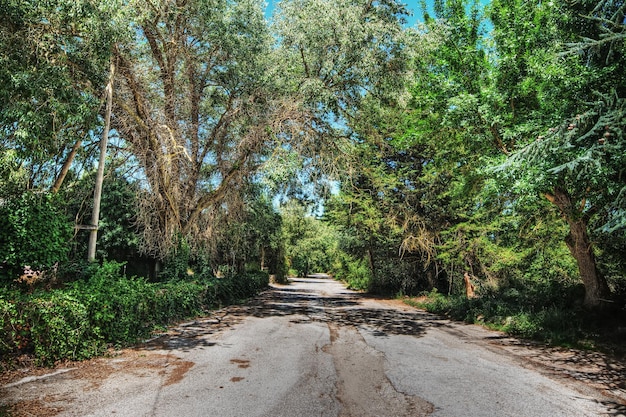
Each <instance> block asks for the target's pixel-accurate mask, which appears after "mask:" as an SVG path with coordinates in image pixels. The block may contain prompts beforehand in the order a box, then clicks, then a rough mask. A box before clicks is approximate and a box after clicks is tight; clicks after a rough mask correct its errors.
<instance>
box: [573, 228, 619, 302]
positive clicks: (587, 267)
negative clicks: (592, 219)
mask: <svg viewBox="0 0 626 417" xmlns="http://www.w3.org/2000/svg"><path fill="white" fill-rule="evenodd" d="M568 223H569V227H570V232H569V235H567V237H566V238H565V243H566V244H567V247H568V248H569V250H570V252H571V253H572V256H573V257H574V258H575V259H576V262H577V263H578V271H579V272H580V277H581V279H582V280H583V283H584V284H585V301H584V305H585V307H589V308H596V307H599V306H600V305H601V304H603V303H604V302H606V300H607V299H608V298H609V296H610V290H609V286H608V284H607V282H606V280H605V279H604V277H603V276H602V275H601V274H600V273H599V272H598V269H597V267H596V259H595V256H594V254H593V247H592V245H591V242H590V241H589V235H588V234H587V224H586V223H585V222H584V221H582V220H578V221H568Z"/></svg>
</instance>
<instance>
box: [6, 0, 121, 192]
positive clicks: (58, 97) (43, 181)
mask: <svg viewBox="0 0 626 417" xmlns="http://www.w3.org/2000/svg"><path fill="white" fill-rule="evenodd" d="M118 8H119V4H117V2H115V1H113V0H111V1H107V2H97V3H94V2H92V1H87V0H84V1H65V0H53V1H50V2H29V1H22V0H2V2H0V14H1V16H0V100H1V101H2V103H3V106H2V108H1V109H0V150H2V152H3V153H4V152H6V151H7V150H12V151H14V152H15V153H16V157H17V158H18V160H19V161H20V165H21V167H22V168H23V169H25V170H26V171H27V172H28V174H29V183H28V184H27V186H28V187H30V188H32V187H43V188H53V189H54V191H58V189H59V188H60V185H61V183H62V181H63V178H64V176H65V174H66V173H67V167H69V165H70V164H71V161H72V159H73V157H74V155H75V154H76V152H77V150H78V149H79V148H80V146H81V143H82V141H83V140H84V139H85V138H88V137H89V135H90V130H91V129H94V128H96V126H97V125H98V117H97V116H98V110H99V107H100V95H101V93H102V91H103V90H104V84H105V83H106V74H107V70H108V64H107V62H108V60H109V56H110V53H111V48H110V45H111V44H112V43H113V42H114V40H115V39H116V38H118V37H120V36H121V35H123V33H124V32H123V30H120V28H119V26H118V25H117V24H118V23H119V22H118V17H119V13H118ZM63 166H65V168H62V167H63Z"/></svg>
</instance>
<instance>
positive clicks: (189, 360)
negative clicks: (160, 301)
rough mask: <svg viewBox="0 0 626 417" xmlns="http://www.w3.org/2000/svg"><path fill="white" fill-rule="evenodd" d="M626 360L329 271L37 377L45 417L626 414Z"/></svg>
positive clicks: (2, 393) (26, 383) (35, 400)
mask: <svg viewBox="0 0 626 417" xmlns="http://www.w3.org/2000/svg"><path fill="white" fill-rule="evenodd" d="M625 377H626V369H625V368H624V367H623V364H621V363H618V362H614V361H611V360H610V359H609V358H606V357H603V356H601V355H598V354H593V353H585V352H578V351H570V350H567V351H566V350H563V349H549V348H544V347H541V346H537V345H532V344H528V343H524V342H521V341H517V340H515V339H511V338H507V337H504V336H503V335H501V334H500V333H496V332H491V331H487V330H485V329H483V328H481V327H478V326H470V325H464V324H459V323H453V322H450V321H448V320H445V319H442V318H440V317H437V316H434V315H431V314H427V313H425V312H423V311H420V310H417V309H413V308H411V307H408V306H406V305H404V304H402V303H401V302H398V301H385V300H377V299H374V298H368V297H365V296H362V295H360V294H357V293H354V292H352V291H348V290H346V289H345V288H344V287H343V286H342V285H341V284H340V283H338V282H336V281H333V280H331V279H329V278H327V277H324V276H318V277H315V278H313V277H312V278H307V279H294V280H293V282H292V283H291V284H290V285H287V286H274V287H273V288H272V289H270V290H268V291H267V292H265V293H263V294H262V295H261V296H259V297H258V298H257V299H255V300H253V301H252V302H250V303H249V304H247V305H245V306H235V307H229V308H226V309H224V310H220V311H217V312H216V313H215V314H214V315H212V316H211V317H205V318H199V319H197V320H194V321H191V322H188V323H183V324H181V325H179V326H177V327H174V328H172V329H171V330H170V331H169V332H168V333H167V334H164V335H161V336H160V337H157V338H155V339H154V340H151V341H148V342H146V343H145V344H144V345H142V346H140V347H137V348H135V349H127V350H124V351H121V352H116V353H115V354H113V355H112V356H111V357H108V358H101V359H97V360H92V361H88V362H84V363H79V364H75V365H71V366H66V367H64V368H59V369H55V370H51V371H49V372H48V373H47V374H45V375H29V376H26V377H25V378H22V379H16V380H14V381H13V382H11V383H10V384H6V385H4V386H3V387H2V388H0V404H13V409H14V410H16V413H17V414H18V415H37V416H47V415H49V416H52V415H56V416H133V417H134V416H155V417H156V416H172V417H193V416H198V417H200V416H202V417H210V416H215V417H229V416H232V417H253V416H259V417H260V416H263V417H265V416H266V417H281V416H284V417H297V416H306V417H309V416H311V417H312V416H340V417H348V416H350V417H368V416H393V417H403V416H431V415H432V416H442V417H455V416H464V417H465V416H470V417H478V416H489V417H493V416H498V417H503V416H515V417H526V416H527V417H541V416H549V417H557V416H567V417H575V416H603V415H609V416H620V415H626V407H625V406H624V404H625V403H626V392H625V391H624V389H623V388H626V386H625V387H623V386H622V384H623V381H624V380H625Z"/></svg>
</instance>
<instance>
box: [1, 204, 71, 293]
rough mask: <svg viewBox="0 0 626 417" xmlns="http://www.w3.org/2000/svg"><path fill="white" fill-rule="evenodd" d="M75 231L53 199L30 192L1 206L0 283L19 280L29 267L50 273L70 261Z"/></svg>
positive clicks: (59, 205)
mask: <svg viewBox="0 0 626 417" xmlns="http://www.w3.org/2000/svg"><path fill="white" fill-rule="evenodd" d="M73 230H74V225H73V223H71V222H70V221H69V220H68V219H67V218H66V217H65V215H64V214H63V212H62V210H61V202H60V201H59V200H58V199H57V198H55V197H54V196H52V195H49V194H34V193H30V192H27V193H24V194H22V195H21V196H18V197H15V198H12V199H9V200H7V201H5V202H4V203H1V204H0V265H3V266H4V271H2V270H0V282H1V281H2V280H4V281H5V282H7V281H12V280H13V279H15V278H17V276H18V275H19V274H20V272H21V271H23V269H24V266H26V265H28V266H30V267H31V268H32V269H33V270H47V269H50V268H52V267H53V266H54V265H55V264H57V263H60V262H63V261H65V260H67V257H68V252H69V245H68V242H69V240H70V239H71V237H72V232H73ZM2 275H4V276H2Z"/></svg>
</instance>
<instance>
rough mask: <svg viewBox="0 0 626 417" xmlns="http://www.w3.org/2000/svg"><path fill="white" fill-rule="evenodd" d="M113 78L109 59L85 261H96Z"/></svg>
mask: <svg viewBox="0 0 626 417" xmlns="http://www.w3.org/2000/svg"><path fill="white" fill-rule="evenodd" d="M114 76H115V62H114V61H113V58H111V67H110V70H109V83H108V84H107V86H106V89H105V94H106V110H105V114H104V130H103V131H102V138H101V139H100V159H99V160H98V173H97V174H96V188H95V190H94V193H93V211H92V212H91V226H92V227H91V228H90V229H91V231H90V233H89V246H88V249H87V260H88V261H89V262H93V261H95V260H96V243H97V241H98V221H99V219H100V200H101V198H102V182H103V180H104V162H105V160H106V155H107V142H108V140H109V129H110V127H111V109H112V107H113V77H114Z"/></svg>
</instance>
